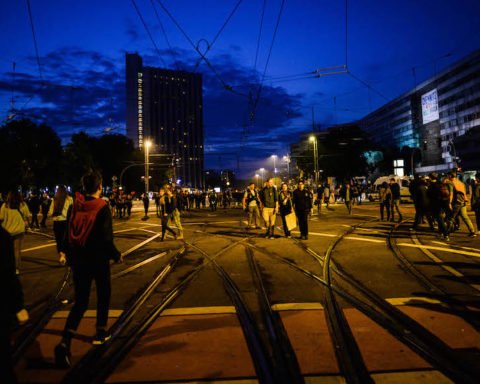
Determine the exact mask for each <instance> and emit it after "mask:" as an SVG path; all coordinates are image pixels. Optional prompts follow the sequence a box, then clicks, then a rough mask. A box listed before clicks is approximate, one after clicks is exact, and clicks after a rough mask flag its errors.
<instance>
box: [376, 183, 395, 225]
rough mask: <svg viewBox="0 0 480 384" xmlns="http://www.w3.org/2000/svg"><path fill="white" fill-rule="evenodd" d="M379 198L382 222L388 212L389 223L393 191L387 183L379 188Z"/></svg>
mask: <svg viewBox="0 0 480 384" xmlns="http://www.w3.org/2000/svg"><path fill="white" fill-rule="evenodd" d="M378 198H379V200H380V220H381V221H383V219H384V217H385V216H384V212H385V210H386V211H387V221H390V207H391V205H392V191H391V190H390V186H389V185H388V183H387V182H386V181H384V182H383V183H382V184H381V185H380V187H379V188H378Z"/></svg>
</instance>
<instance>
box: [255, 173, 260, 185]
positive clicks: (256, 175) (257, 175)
mask: <svg viewBox="0 0 480 384" xmlns="http://www.w3.org/2000/svg"><path fill="white" fill-rule="evenodd" d="M259 177H260V175H259V174H258V173H256V174H255V179H256V182H255V185H256V186H257V188H258V178H259Z"/></svg>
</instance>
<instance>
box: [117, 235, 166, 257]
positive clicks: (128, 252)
mask: <svg viewBox="0 0 480 384" xmlns="http://www.w3.org/2000/svg"><path fill="white" fill-rule="evenodd" d="M160 235H161V234H160V233H157V234H156V235H155V236H152V237H150V238H149V239H147V240H145V241H142V242H141V243H140V244H137V245H135V246H134V247H132V248H130V249H128V250H126V251H125V252H122V256H123V257H125V256H127V255H129V254H130V253H132V252H133V251H135V250H137V249H138V248H140V247H143V246H144V245H145V244H148V243H149V242H150V241H152V240H155V239H156V238H157V237H159V236H160Z"/></svg>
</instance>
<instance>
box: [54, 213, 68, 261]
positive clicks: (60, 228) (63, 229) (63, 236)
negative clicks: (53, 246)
mask: <svg viewBox="0 0 480 384" xmlns="http://www.w3.org/2000/svg"><path fill="white" fill-rule="evenodd" d="M53 233H54V235H55V241H56V243H57V253H60V252H65V248H66V241H67V220H58V221H54V222H53Z"/></svg>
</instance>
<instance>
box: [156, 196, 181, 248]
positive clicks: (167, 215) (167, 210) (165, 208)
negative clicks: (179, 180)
mask: <svg viewBox="0 0 480 384" xmlns="http://www.w3.org/2000/svg"><path fill="white" fill-rule="evenodd" d="M159 197H160V217H161V222H162V239H161V240H162V241H163V240H164V239H165V232H167V231H168V232H170V233H171V234H172V235H173V237H174V238H175V240H176V239H177V234H176V233H175V231H174V230H173V229H172V228H170V226H169V225H168V223H169V221H170V220H173V211H174V210H175V208H176V202H175V197H174V196H173V194H172V191H171V190H170V189H169V188H167V189H166V190H165V188H160V194H159Z"/></svg>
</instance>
